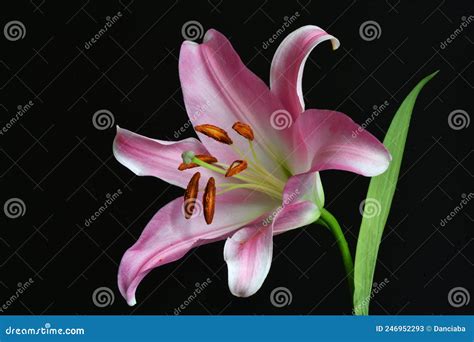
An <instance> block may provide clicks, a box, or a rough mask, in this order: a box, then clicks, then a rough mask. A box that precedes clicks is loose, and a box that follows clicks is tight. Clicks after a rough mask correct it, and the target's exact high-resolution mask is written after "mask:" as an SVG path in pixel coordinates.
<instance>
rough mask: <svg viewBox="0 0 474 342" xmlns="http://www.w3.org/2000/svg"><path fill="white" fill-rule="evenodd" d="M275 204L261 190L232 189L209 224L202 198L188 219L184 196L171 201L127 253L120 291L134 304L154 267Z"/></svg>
mask: <svg viewBox="0 0 474 342" xmlns="http://www.w3.org/2000/svg"><path fill="white" fill-rule="evenodd" d="M274 206H275V201H270V200H269V199H268V197H267V196H264V195H261V194H258V193H253V194H249V192H248V191H241V190H238V191H233V192H231V193H230V192H229V193H226V194H222V195H219V196H218V197H217V199H216V212H215V215H214V220H213V223H212V224H210V225H207V224H206V223H205V221H204V217H203V214H202V207H200V203H199V202H197V208H196V209H195V215H193V216H194V217H192V218H191V219H189V220H186V219H185V218H184V213H183V199H182V198H177V199H175V200H174V201H171V202H170V203H168V204H167V205H166V206H164V207H163V208H161V209H160V210H159V211H158V212H157V213H156V214H155V216H153V218H152V219H151V221H150V222H149V223H148V225H147V226H146V228H145V230H144V231H143V233H142V234H141V236H140V238H139V239H138V241H137V242H136V243H135V244H134V245H133V246H132V247H131V248H129V249H128V250H127V252H126V253H125V254H124V256H123V258H122V261H121V262H120V267H119V273H118V285H119V289H120V293H121V294H122V296H123V297H124V298H125V299H126V301H127V303H128V304H129V305H134V304H135V303H136V299H135V291H136V289H137V286H138V285H139V283H140V282H141V280H142V279H143V278H144V277H145V276H146V275H147V274H148V273H149V272H150V271H151V270H152V269H154V268H156V267H158V266H161V265H164V264H167V263H170V262H172V261H175V260H178V259H180V258H181V257H183V256H184V255H185V254H186V253H187V252H188V251H189V250H190V249H191V248H193V247H197V246H200V245H203V244H207V243H210V242H213V241H217V240H221V239H225V238H226V237H228V236H229V234H231V233H232V232H234V231H235V230H236V229H238V228H240V227H242V226H244V225H246V224H248V223H249V222H251V221H253V220H255V218H256V217H260V216H261V215H262V214H263V213H265V212H267V211H268V210H269V209H270V208H273V207H274ZM229 213H231V215H229Z"/></svg>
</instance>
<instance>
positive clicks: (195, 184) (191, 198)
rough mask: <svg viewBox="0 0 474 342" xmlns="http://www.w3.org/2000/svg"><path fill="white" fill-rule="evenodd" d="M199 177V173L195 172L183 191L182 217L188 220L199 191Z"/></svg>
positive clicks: (191, 214)
mask: <svg viewBox="0 0 474 342" xmlns="http://www.w3.org/2000/svg"><path fill="white" fill-rule="evenodd" d="M199 178H201V173H199V172H196V173H195V174H194V175H193V176H192V177H191V180H190V181H189V183H188V186H187V187H186V191H185V192H184V217H185V218H186V219H187V220H189V219H190V218H191V217H192V216H193V213H194V209H195V207H196V198H197V195H198V191H199Z"/></svg>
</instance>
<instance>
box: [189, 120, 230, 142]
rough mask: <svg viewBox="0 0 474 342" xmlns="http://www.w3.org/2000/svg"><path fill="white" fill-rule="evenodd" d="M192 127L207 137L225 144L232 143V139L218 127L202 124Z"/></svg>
mask: <svg viewBox="0 0 474 342" xmlns="http://www.w3.org/2000/svg"><path fill="white" fill-rule="evenodd" d="M194 129H195V130H196V131H198V132H199V133H202V134H205V135H207V136H208V137H209V138H212V139H214V140H217V141H219V142H221V143H224V144H227V145H232V139H231V138H230V137H229V135H228V134H227V132H226V131H224V130H223V129H222V128H219V127H217V126H214V125H209V124H204V125H198V126H195V127H194Z"/></svg>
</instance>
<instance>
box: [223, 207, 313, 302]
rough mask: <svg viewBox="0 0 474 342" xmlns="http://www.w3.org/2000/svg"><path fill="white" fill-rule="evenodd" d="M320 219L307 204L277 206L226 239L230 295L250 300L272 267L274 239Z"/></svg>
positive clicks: (225, 248)
mask: <svg viewBox="0 0 474 342" xmlns="http://www.w3.org/2000/svg"><path fill="white" fill-rule="evenodd" d="M319 215H320V212H319V209H318V207H317V206H316V205H315V204H314V203H312V202H309V201H303V202H299V203H295V204H289V205H287V206H280V207H277V208H275V209H274V211H272V212H269V213H267V215H265V216H264V217H261V218H259V219H257V220H255V221H254V222H252V223H251V224H249V225H248V226H246V227H244V228H242V229H240V230H238V231H237V232H236V233H235V234H234V235H233V236H232V237H230V238H228V239H227V241H226V243H225V247H224V259H225V261H226V262H227V267H228V280H229V288H230V291H231V292H232V294H233V295H235V296H237V297H249V296H251V295H253V294H254V293H255V292H257V291H258V290H259V289H260V287H261V286H262V284H263V282H264V281H265V278H266V277H267V275H268V272H269V271H270V266H271V263H272V257H273V238H272V236H273V235H275V234H280V233H283V232H286V231H288V230H291V229H295V228H299V227H302V226H304V225H307V224H310V223H312V222H314V221H316V220H317V219H318V218H319Z"/></svg>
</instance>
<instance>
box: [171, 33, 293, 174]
mask: <svg viewBox="0 0 474 342" xmlns="http://www.w3.org/2000/svg"><path fill="white" fill-rule="evenodd" d="M179 76H180V80H181V87H182V89H183V97H184V103H185V105H186V110H187V112H188V115H189V118H190V119H191V121H192V123H193V125H199V124H213V125H216V126H219V127H221V128H223V129H224V130H226V131H227V132H228V133H229V134H230V135H231V137H232V139H233V141H234V144H235V145H236V146H237V147H239V148H240V150H242V151H248V150H249V148H248V142H247V140H246V139H244V138H243V137H241V136H239V135H237V134H236V133H235V132H233V130H232V125H233V124H234V123H235V122H236V121H241V122H244V123H247V124H249V125H251V126H252V128H253V130H254V133H255V141H254V144H255V147H256V150H257V154H258V155H259V157H260V159H261V160H262V162H263V163H264V164H265V165H267V166H268V168H269V169H275V167H276V166H277V163H275V161H274V160H272V158H271V157H270V155H275V158H274V159H282V158H283V156H284V153H285V151H284V150H285V146H279V143H281V139H280V137H281V135H284V134H285V132H283V130H279V129H272V127H271V118H272V113H274V112H276V111H278V110H282V109H283V106H282V104H281V103H280V101H279V100H278V99H277V97H276V96H274V95H273V94H272V93H271V92H270V89H269V88H268V86H267V85H266V84H265V83H264V82H263V81H262V80H261V79H260V78H259V77H257V76H256V75H255V74H254V73H253V72H251V71H250V70H249V69H248V68H247V67H246V66H245V65H244V63H242V61H241V59H240V57H239V55H238V54H237V53H236V52H235V50H234V48H233V47H232V45H231V43H230V42H229V41H228V40H227V38H225V37H224V36H223V35H222V34H221V33H219V32H217V31H215V30H209V31H207V32H206V35H205V36H204V40H203V43H202V44H197V43H194V42H190V41H185V42H184V43H183V44H182V46H181V51H180V56H179ZM202 141H203V143H204V145H206V147H207V149H208V150H209V151H210V152H211V153H212V154H213V155H214V156H216V157H217V158H221V159H228V162H229V161H232V160H234V159H237V158H238V156H237V155H236V153H235V152H234V151H233V150H232V149H230V148H229V146H227V145H224V144H221V143H218V142H216V141H214V140H212V139H210V138H208V137H205V136H202ZM280 145H281V144H280ZM275 146H277V147H275ZM276 171H278V172H279V173H280V174H281V173H282V172H281V171H280V170H279V168H277V170H276Z"/></svg>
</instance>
